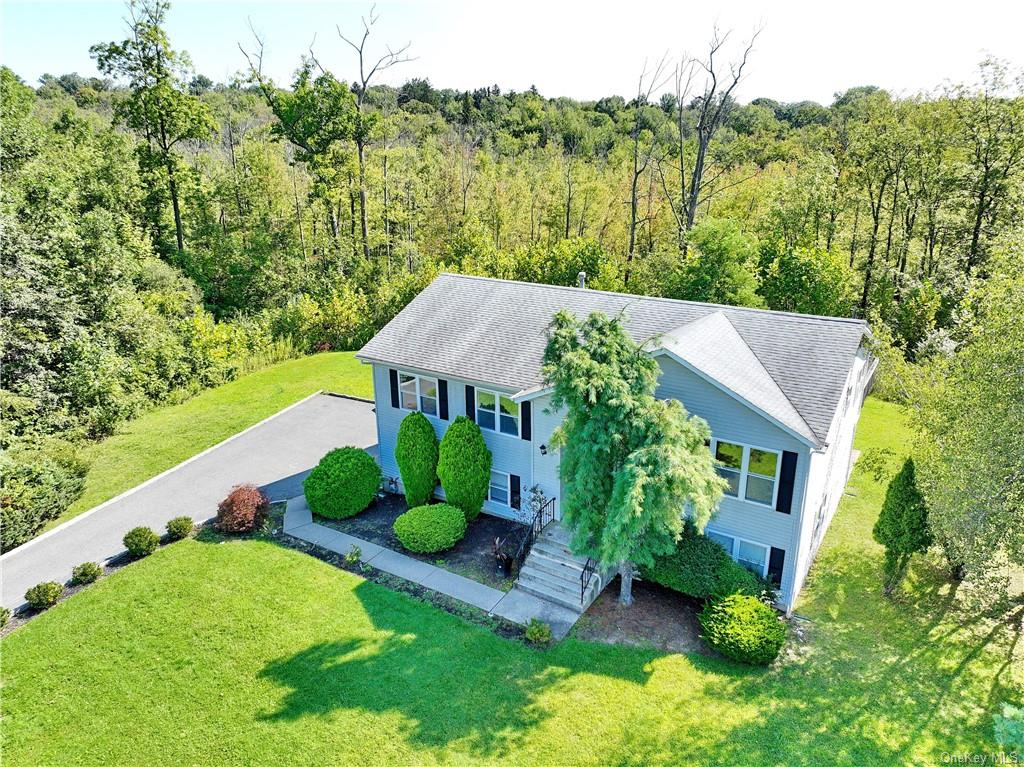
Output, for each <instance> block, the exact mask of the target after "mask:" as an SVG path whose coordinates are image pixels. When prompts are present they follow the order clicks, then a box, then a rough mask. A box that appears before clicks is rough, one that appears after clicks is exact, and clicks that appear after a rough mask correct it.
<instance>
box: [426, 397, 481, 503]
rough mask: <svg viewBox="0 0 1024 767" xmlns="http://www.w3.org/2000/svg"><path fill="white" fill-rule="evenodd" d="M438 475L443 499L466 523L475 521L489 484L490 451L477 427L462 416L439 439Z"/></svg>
mask: <svg viewBox="0 0 1024 767" xmlns="http://www.w3.org/2000/svg"><path fill="white" fill-rule="evenodd" d="M437 476H438V477H439V478H440V480H441V487H443V488H444V497H445V500H446V501H447V502H448V503H450V504H452V505H454V506H458V507H459V508H460V509H462V511H463V513H464V514H465V515H466V521H467V522H472V521H473V520H474V519H476V517H477V515H478V514H479V513H480V509H481V508H482V507H483V505H484V500H485V499H486V498H487V486H488V485H489V484H490V481H491V451H490V450H488V449H487V444H486V443H485V442H484V435H483V434H481V433H480V427H479V426H477V425H476V424H475V423H473V421H471V420H469V419H468V418H466V416H464V415H460V416H459V417H458V418H456V419H455V420H454V421H452V425H451V426H449V427H448V431H446V432H445V433H444V437H443V438H442V439H441V446H440V448H439V449H438V458H437Z"/></svg>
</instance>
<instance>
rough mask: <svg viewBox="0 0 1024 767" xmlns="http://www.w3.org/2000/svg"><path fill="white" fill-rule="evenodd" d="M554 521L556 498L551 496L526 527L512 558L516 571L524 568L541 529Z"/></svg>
mask: <svg viewBox="0 0 1024 767" xmlns="http://www.w3.org/2000/svg"><path fill="white" fill-rule="evenodd" d="M554 521H555V499H554V498H549V499H548V501H547V502H546V503H545V504H544V505H543V506H541V507H540V508H539V509H538V510H537V513H536V514H534V515H533V519H532V520H531V521H530V526H529V527H528V528H527V529H526V534H525V535H524V536H523V540H522V541H520V542H519V548H518V549H517V550H516V554H515V556H514V557H513V558H512V566H513V568H514V569H515V571H516V572H519V570H520V569H521V568H522V566H523V562H525V561H526V557H527V555H529V553H530V547H531V546H533V542H534V541H535V540H537V536H538V535H540V533H541V531H542V530H543V529H544V528H545V527H547V526H548V525H549V524H550V523H552V522H554Z"/></svg>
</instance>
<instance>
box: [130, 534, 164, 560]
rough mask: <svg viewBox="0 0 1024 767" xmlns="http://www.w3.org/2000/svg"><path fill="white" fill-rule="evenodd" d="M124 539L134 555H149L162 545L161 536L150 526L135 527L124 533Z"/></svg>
mask: <svg viewBox="0 0 1024 767" xmlns="http://www.w3.org/2000/svg"><path fill="white" fill-rule="evenodd" d="M122 541H123V542H124V547H125V548H126V549H128V553H129V554H131V555H132V556H133V557H136V558H138V557H148V556H149V555H150V554H152V553H153V552H154V551H156V547H157V546H159V545H160V536H159V535H157V534H156V533H155V532H153V531H152V530H151V529H150V528H148V527H133V528H132V529H131V530H129V531H128V532H127V533H125V534H124V538H122Z"/></svg>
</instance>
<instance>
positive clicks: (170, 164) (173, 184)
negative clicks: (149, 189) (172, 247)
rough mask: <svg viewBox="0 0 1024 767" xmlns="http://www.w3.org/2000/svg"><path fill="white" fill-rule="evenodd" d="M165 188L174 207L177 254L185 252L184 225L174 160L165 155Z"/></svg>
mask: <svg viewBox="0 0 1024 767" xmlns="http://www.w3.org/2000/svg"><path fill="white" fill-rule="evenodd" d="M167 188H168V190H169V191H170V193H171V207H172V208H173V209H174V236H175V237H176V238H177V240H178V255H179V256H181V255H182V254H183V253H184V252H185V227H184V226H182V223H181V206H180V205H179V204H178V182H177V181H176V180H175V178H174V160H173V159H172V158H171V156H170V154H168V155H167Z"/></svg>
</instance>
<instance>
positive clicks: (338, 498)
mask: <svg viewBox="0 0 1024 767" xmlns="http://www.w3.org/2000/svg"><path fill="white" fill-rule="evenodd" d="M379 487H380V467H379V466H378V465H377V462H376V461H374V460H373V459H372V458H371V457H370V456H369V454H368V453H367V452H366V451H365V450H360V449H359V448H358V447H339V448H335V449H334V450H332V451H331V452H329V453H328V454H327V455H325V456H324V457H323V458H321V459H320V463H318V464H317V465H316V468H314V469H313V471H311V472H310V473H309V476H308V477H306V479H305V481H304V482H303V483H302V488H303V490H304V491H305V493H306V503H308V504H309V508H310V511H312V512H313V513H314V514H318V515H319V516H321V517H327V518H328V519H345V518H346V517H354V516H355V515H356V514H358V513H359V512H360V511H362V510H363V509H365V508H366V507H367V506H369V505H370V501H372V500H373V496H374V495H376V494H377V488H379Z"/></svg>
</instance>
